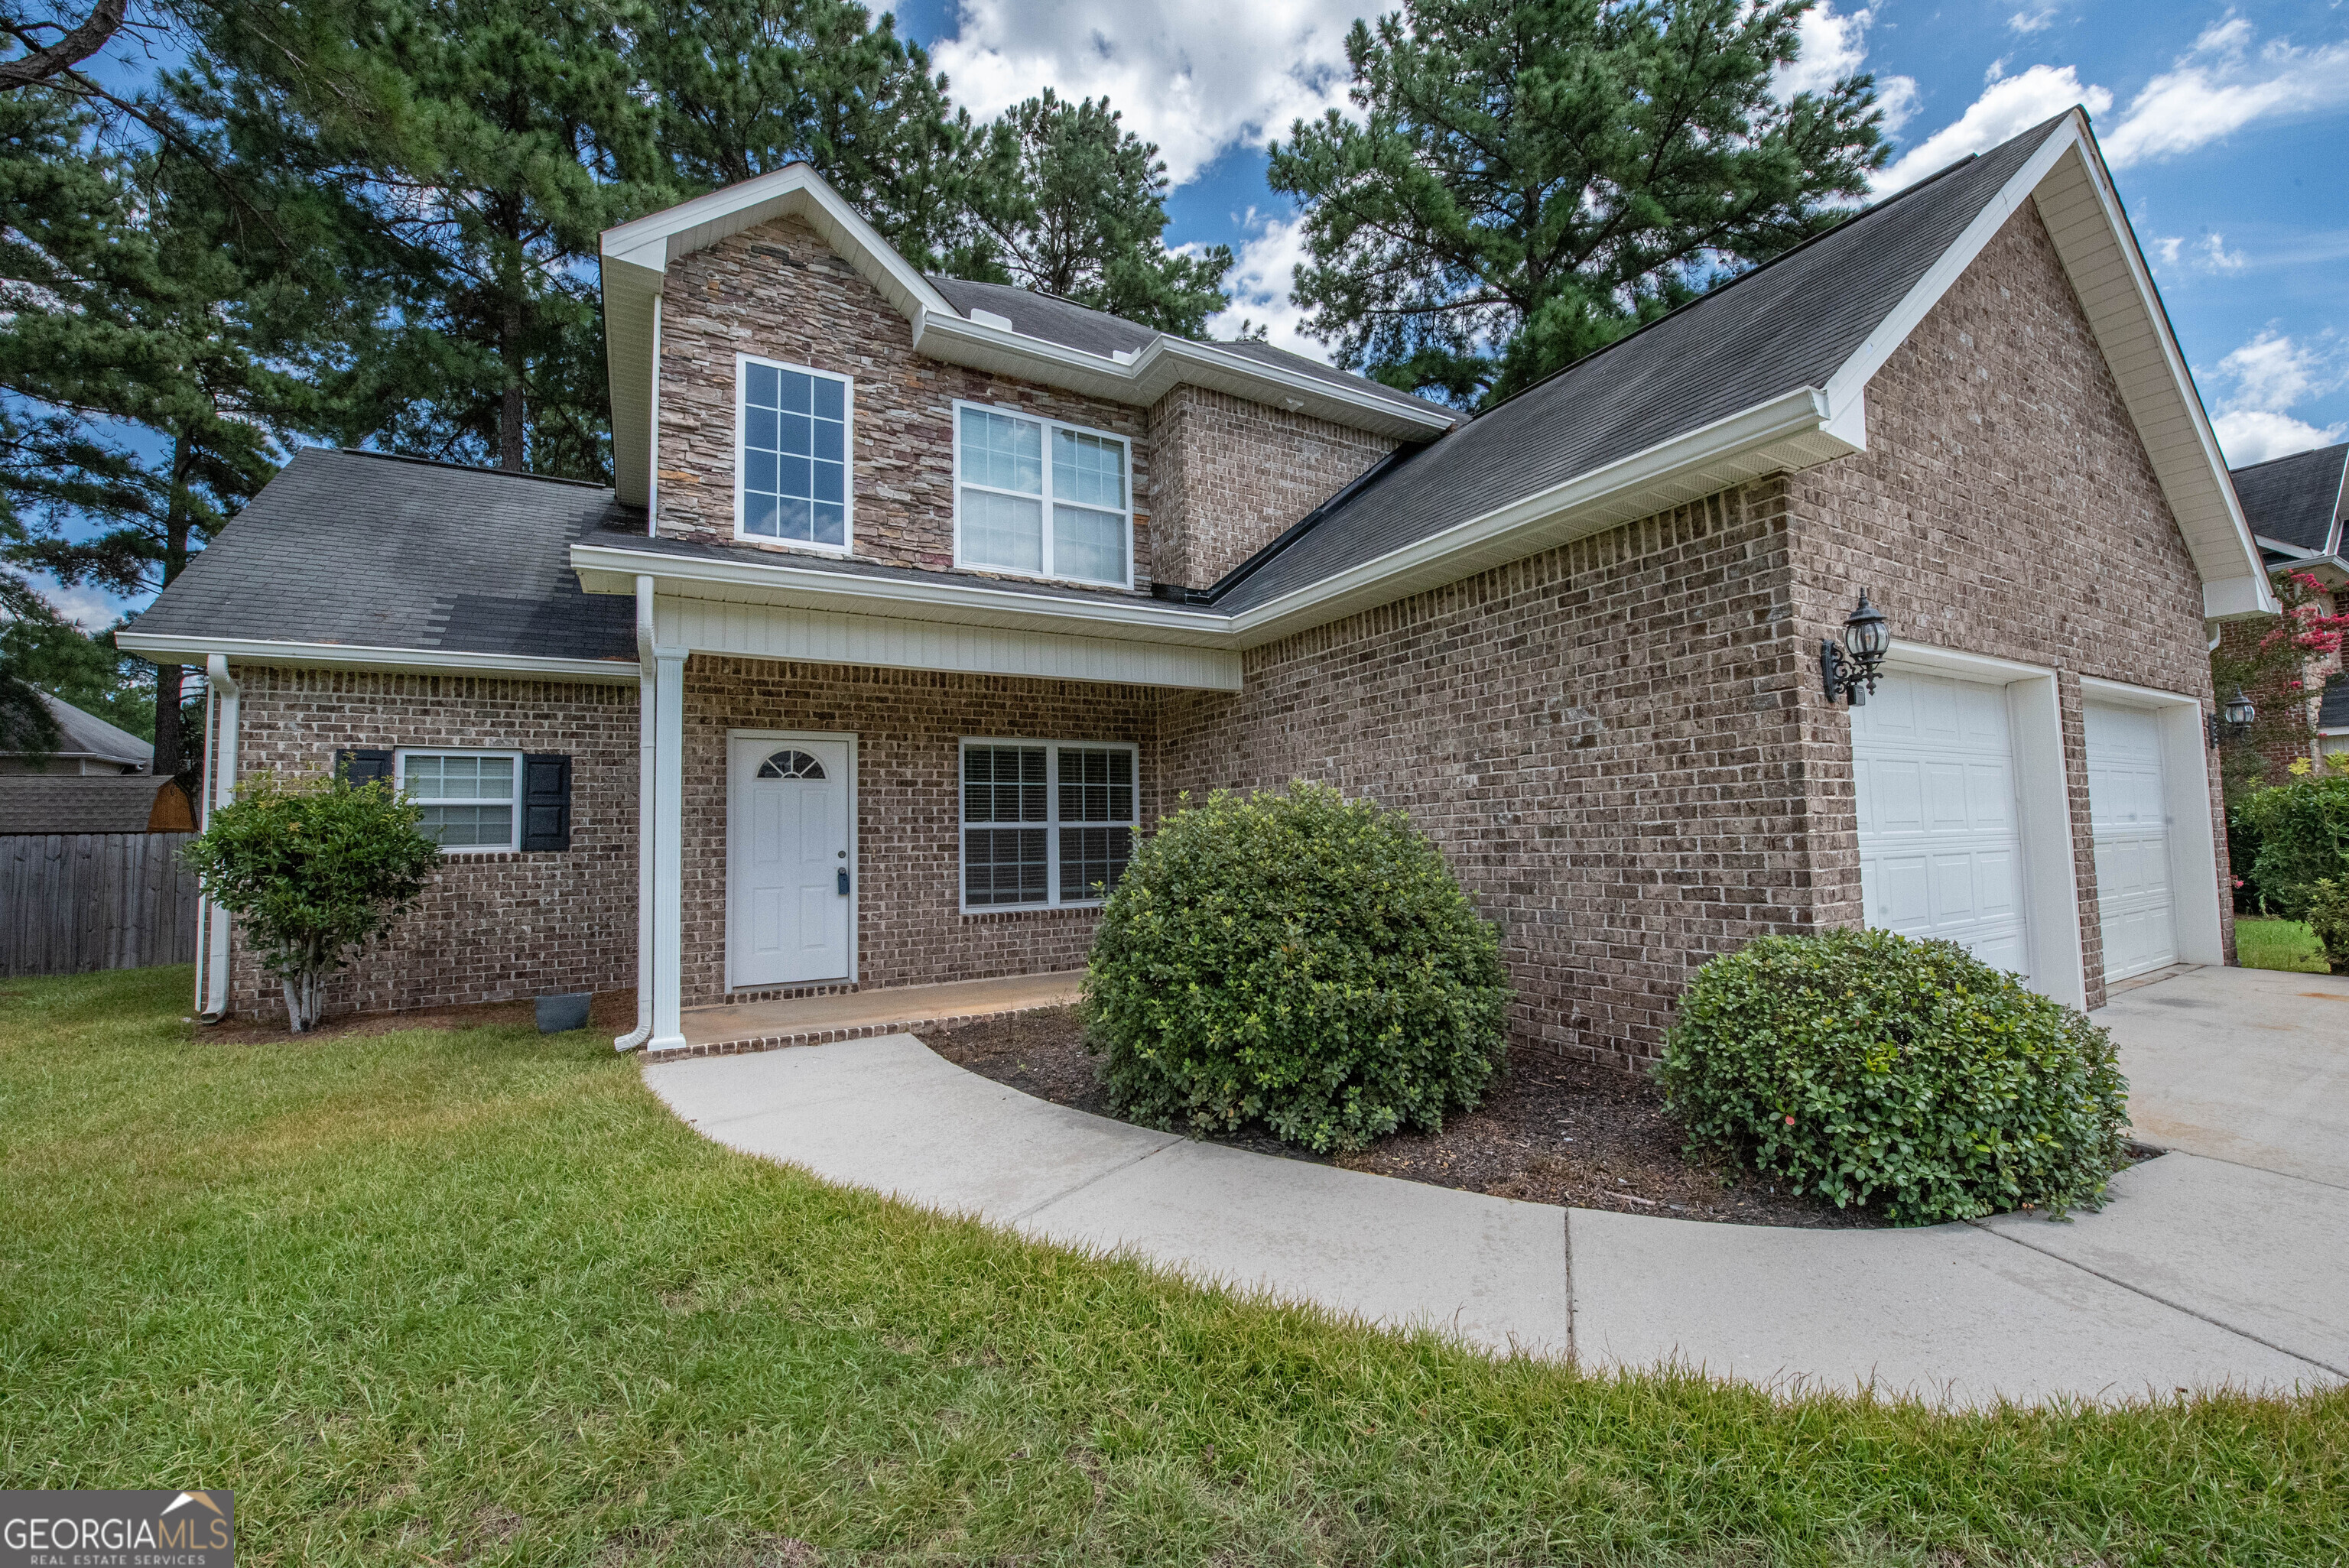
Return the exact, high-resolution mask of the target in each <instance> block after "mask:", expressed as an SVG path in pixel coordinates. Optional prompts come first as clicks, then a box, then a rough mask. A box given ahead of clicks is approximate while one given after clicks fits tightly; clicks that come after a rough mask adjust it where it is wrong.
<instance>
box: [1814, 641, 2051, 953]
mask: <svg viewBox="0 0 2349 1568" xmlns="http://www.w3.org/2000/svg"><path fill="white" fill-rule="evenodd" d="M1851 739H1852V778H1853V782H1854V784H1855V786H1856V789H1857V795H1858V807H1859V875H1860V887H1861V891H1862V892H1863V895H1864V896H1865V897H1866V899H1867V903H1868V924H1870V925H1873V926H1881V927H1884V928H1886V929H1888V930H1891V931H1897V932H1899V933H1900V934H1902V935H1904V936H1932V937H1940V938H1942V939H1944V940H1947V941H1951V942H1956V943H1960V944H1963V945H1964V946H1966V947H1967V948H1970V949H1971V950H1972V952H1973V954H1974V956H1975V957H1977V958H1980V959H1981V960H1982V962H1983V963H1985V964H1989V965H1992V966H1994V967H1996V968H2000V969H2010V970H2013V972H2014V973H2016V974H2018V975H2023V976H2024V977H2025V978H2026V979H2027V978H2029V977H2030V973H2031V969H2030V956H2029V955H2030V943H2029V939H2028V938H2029V934H2028V933H2027V931H2026V930H2025V929H2024V924H2023V836H2022V832H2021V830H2020V828H2019V825H2018V824H2017V822H2016V812H2015V799H2014V748H2013V740H2012V738H2011V736H2010V733H2009V728H2008V724H2007V712H2006V693H2005V692H2004V690H2002V688H2000V687H1998V686H1986V685H1983V684H1982V683H1981V682H1978V681H1963V680H1953V679H1951V678H1949V677H1946V676H1921V675H1903V674H1898V673H1896V674H1893V675H1889V676H1886V677H1885V679H1884V682H1883V684H1882V685H1881V686H1879V687H1878V689H1877V693H1876V695H1875V696H1873V697H1871V698H1870V699H1869V700H1868V703H1867V704H1866V705H1865V706H1864V707H1857V708H1854V709H1852V714H1851Z"/></svg>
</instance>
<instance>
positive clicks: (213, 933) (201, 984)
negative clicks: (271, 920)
mask: <svg viewBox="0 0 2349 1568" xmlns="http://www.w3.org/2000/svg"><path fill="white" fill-rule="evenodd" d="M204 676H205V682H206V686H207V687H208V691H209V694H208V695H207V696H205V698H204V707H205V709H206V717H207V722H208V724H209V721H210V718H211V712H212V709H213V708H214V707H215V705H217V707H218V712H219V723H218V726H217V728H216V729H215V731H214V733H213V736H212V755H211V756H210V757H209V758H206V759H205V769H204V771H205V772H206V773H207V774H208V775H209V776H210V777H209V779H208V783H209V784H210V786H211V787H210V788H209V789H206V790H205V791H204V802H203V806H204V819H203V823H202V825H203V826H204V827H207V828H209V827H210V826H211V825H212V810H213V808H215V807H217V806H225V805H227V804H228V803H229V801H230V800H232V799H234V798H235V795H236V741H237V719H238V717H239V714H240V712H241V711H242V709H243V696H244V688H243V686H239V685H238V684H237V681H236V677H235V676H232V675H230V674H229V673H228V660H227V659H226V658H224V657H223V656H222V655H219V654H214V655H212V656H211V657H209V658H208V659H206V660H205V662H204ZM198 907H199V916H200V917H199V920H198V923H197V925H198V929H197V933H196V1016H197V1017H198V1018H199V1019H200V1020H201V1021H202V1022H204V1023H207V1024H216V1023H218V1022H220V1020H221V1018H222V1016H224V1015H226V1013H227V1012H228V982H229V934H230V933H229V926H230V923H229V918H228V913H227V911H225V910H223V909H222V908H221V907H220V905H218V904H216V903H213V902H212V900H210V899H205V900H204V901H203V902H202V904H201V905H199V906H198Z"/></svg>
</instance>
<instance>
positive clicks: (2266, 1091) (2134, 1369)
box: [646, 969, 2349, 1405]
mask: <svg viewBox="0 0 2349 1568" xmlns="http://www.w3.org/2000/svg"><path fill="white" fill-rule="evenodd" d="M2336 1008H2337V1009H2338V1010H2339V1012H2340V1013H2341V1014H2342V1015H2344V1016H2349V982H2344V981H2340V980H2333V979H2330V978H2328V977H2325V976H2320V975H2273V974H2269V973H2266V972H2262V971H2243V970H2221V969H2205V970H2199V971H2194V972H2192V973H2189V974H2186V975H2179V976H2177V977H2175V978H2171V979H2167V980H2164V981H2162V982H2160V983H2159V984H2158V985H2148V986H2146V987H2143V988H2141V989H2138V990H2136V991H2132V992H2129V993H2127V994H2126V995H2123V996H2122V997H2121V998H2120V999H2119V1000H2117V1001H2116V1003H2115V1004H2114V1005H2113V1006H2111V1007H2108V1008H2107V1009H2106V1010H2105V1012H2104V1013H2102V1014H2100V1015H2099V1016H2098V1021H2099V1022H2103V1023H2106V1024H2109V1025H2111V1026H2113V1028H2114V1031H2115V1034H2116V1037H2118V1038H2119V1040H2120V1042H2121V1045H2122V1052H2123V1060H2124V1065H2125V1067H2126V1068H2127V1070H2128V1071H2129V1073H2130V1075H2131V1078H2132V1080H2133V1081H2135V1082H2136V1083H2137V1095H2136V1099H2135V1104H2136V1106H2137V1115H2138V1119H2139V1121H2140V1124H2141V1130H2143V1131H2144V1132H2145V1134H2146V1135H2147V1137H2148V1139H2149V1140H2153V1141H2158V1142H2164V1143H2165V1144H2166V1145H2167V1146H2169V1147H2171V1148H2173V1149H2174V1150H2177V1151H2176V1152H2172V1153H2169V1154H2167V1155H2165V1156H2164V1157H2163V1158H2161V1159H2159V1160H2156V1161H2148V1162H2147V1163H2146V1164H2144V1165H2141V1166H2139V1167H2137V1168H2136V1169H2134V1170H2132V1171H2126V1172H2124V1173H2123V1174H2121V1175H2120V1176H2119V1177H2117V1178H2116V1179H2115V1181H2114V1187H2113V1193H2114V1196H2113V1200H2112V1202H2110V1203H2108V1204H2107V1206H2106V1208H2105V1209H2104V1210H2103V1211H2102V1212H2099V1213H2095V1214H2087V1215H2081V1216H2079V1217H2077V1218H2076V1219H2075V1220H2074V1221H2072V1222H2048V1221H2044V1220H2041V1219H2036V1218H2031V1217H2025V1216H2006V1217H2002V1218H2001V1219H1998V1220H1994V1221H1991V1222H1987V1223H1985V1224H1982V1225H1940V1226H1934V1227H1931V1228H1929V1229H1923V1230H1907V1231H1806V1230H1787V1229H1777V1228H1772V1227H1764V1226H1747V1225H1724V1224H1715V1223H1709V1222H1698V1221H1684V1220H1667V1219H1657V1218H1650V1217H1648V1216H1644V1215H1625V1214H1615V1213H1607V1212H1597V1211H1593V1210H1586V1209H1574V1210H1564V1209H1557V1208H1553V1207H1550V1206H1548V1205H1546V1204H1538V1203H1521V1202H1511V1201H1509V1200H1506V1199H1500V1198H1488V1197H1485V1196H1482V1195H1480V1194H1476V1193H1468V1192H1456V1191H1451V1190H1450V1189H1447V1188H1440V1187H1430V1186H1423V1185H1421V1184H1419V1183H1416V1182H1410V1181H1396V1180H1393V1179H1391V1178H1387V1177H1381V1176H1369V1175H1362V1174H1360V1173H1357V1172H1353V1171H1336V1170H1331V1169H1330V1168H1328V1167H1325V1166H1319V1165H1311V1164H1307V1163H1304V1162H1302V1161H1290V1160H1281V1159H1277V1158H1272V1157H1268V1156H1265V1155H1258V1154H1249V1153H1243V1152H1241V1151H1238V1150H1229V1149H1225V1148H1221V1147H1219V1146H1216V1145H1213V1144H1203V1143H1195V1142H1192V1141H1190V1140H1186V1139H1183V1138H1179V1137H1174V1136H1172V1135H1169V1134H1165V1133H1159V1132H1153V1131H1149V1130H1145V1129H1142V1128H1135V1127H1130V1126H1127V1125H1126V1124H1124V1123H1123V1122H1117V1121H1112V1120H1107V1119H1102V1118H1100V1117H1094V1116H1088V1115H1086V1114H1085V1113H1083V1112H1081V1111H1075V1110H1070V1109H1066V1108H1064V1107H1061V1106H1056V1105H1051V1104H1048V1103H1046V1102H1044V1101H1041V1100H1038V1099H1032V1098H1030V1097H1029V1096H1027V1095H1024V1094H1021V1093H1019V1091H1017V1090H1015V1089H1010V1088H1005V1087H1003V1086H1002V1085H1000V1084H997V1083H994V1082H992V1081H990V1080H988V1079H986V1078H978V1077H976V1076H975V1075H972V1074H969V1073H967V1072H965V1071H963V1070H962V1069H961V1068H956V1067H954V1066H952V1065H951V1064H949V1063H947V1061H945V1060H944V1059H942V1058H941V1057H937V1056H936V1054H935V1053H933V1052H931V1051H930V1050H929V1049H928V1048H927V1047H925V1046H923V1045H922V1044H921V1043H920V1042H919V1041H918V1040H916V1039H915V1038H913V1037H909V1036H903V1035H899V1036H892V1037H885V1038H880V1039H872V1040H858V1041H854V1042H849V1043H844V1044H839V1045H823V1046H808V1047H797V1048H794V1049H791V1050H783V1051H771V1052H767V1053H763V1054H759V1055H751V1056H742V1057H720V1058H716V1059H708V1060H696V1061H678V1062H669V1063H655V1064H648V1065H647V1068H646V1078H647V1081H648V1082H649V1083H650V1084H651V1085H652V1087H653V1088H654V1089H655V1091H656V1092H657V1093H658V1094H660V1095H661V1097H662V1098H663V1099H666V1100H667V1102H668V1103H669V1104H670V1105H671V1106H672V1107H673V1108H674V1109H676V1110H677V1112H678V1115H680V1116H681V1117H683V1118H685V1119H687V1120H688V1122H690V1123H692V1124H693V1125H694V1126H695V1127H697V1128H698V1129H700V1130H702V1131H703V1132H704V1133H706V1134H707V1135H708V1136H709V1137H711V1138H713V1139H716V1140H719V1142H722V1143H725V1144H728V1145H730V1147H733V1148H736V1149H740V1150H744V1151H746V1152H749V1153H752V1154H759V1155H763V1156H765V1157H768V1158H771V1159H775V1160H781V1161H789V1162H791V1163H793V1164H796V1165H801V1166H803V1167H805V1168H807V1169H808V1170H810V1171H814V1172H815V1173H816V1174H818V1175H820V1176H822V1177H823V1178H825V1179H826V1180H829V1181H840V1182H843V1183H846V1184H849V1185H854V1186H861V1187H866V1188H870V1189H872V1190H874V1191H882V1192H888V1193H894V1194H895V1196H897V1197H899V1198H901V1199H903V1200H905V1201H906V1202H914V1203H919V1204H924V1205H926V1206H928V1207H931V1208H934V1209H938V1210H943V1211H947V1212H957V1213H966V1214H970V1215H973V1216H975V1217H978V1218H980V1219H983V1220H986V1221H988V1222H993V1223H997V1224H1001V1225H1005V1226H1008V1227H1010V1228H1012V1229H1015V1230H1018V1231H1019V1232H1021V1233H1025V1234H1028V1235H1030V1236H1034V1237H1037V1238H1040V1239H1042V1240H1048V1241H1054V1242H1060V1243H1068V1244H1071V1245H1076V1246H1081V1247H1087V1248H1097V1249H1102V1250H1115V1249H1123V1250H1125V1251H1128V1252H1130V1253H1133V1255H1136V1256H1139V1257H1141V1258H1143V1259H1144V1260H1146V1261H1149V1262H1152V1263H1154V1264H1159V1265H1161V1266H1164V1267H1168V1268H1171V1269H1174V1270H1176V1271H1178V1272H1181V1273H1183V1274H1187V1275H1189V1276H1191V1277H1193V1278H1195V1279H1199V1280H1201V1281H1205V1282H1210V1283H1216V1284H1225V1285H1227V1286H1232V1287H1236V1288H1239V1289H1246V1290H1261V1291H1265V1292H1268V1293H1270V1294H1272V1295H1278V1296H1282V1297H1287V1298H1291V1299H1298V1300H1303V1301H1309V1302H1313V1303H1317V1304H1319V1305H1323V1306H1326V1307H1329V1308H1331V1309H1334V1310H1336V1311H1340V1312H1343V1313H1349V1314H1355V1315H1361V1316H1362V1317H1364V1318H1367V1319H1369V1320H1371V1321H1373V1322H1376V1323H1380V1324H1382V1325H1387V1326H1394V1327H1406V1328H1407V1327H1427V1328H1433V1329H1435V1330H1437V1331H1439V1332H1442V1333H1444V1334H1447V1335H1450V1336H1455V1337H1458V1338H1461V1339H1464V1340H1465V1341H1467V1342H1469V1343H1471V1344H1475V1345H1478V1346H1485V1347H1489V1348H1492V1349H1495V1350H1503V1351H1506V1350H1519V1351H1524V1352H1526V1353H1530V1354H1535V1355H1546V1356H1562V1355H1571V1356H1573V1357H1576V1358H1577V1359H1578V1361H1579V1362H1580V1363H1581V1364H1582V1365H1584V1366H1586V1367H1651V1366H1655V1365H1658V1364H1660V1363H1663V1362H1667V1361H1679V1362H1682V1363H1686V1364H1690V1365H1694V1366H1700V1367H1704V1368H1706V1369H1707V1370H1710V1371H1712V1372H1715V1373H1719V1374H1723V1375H1726V1376H1732V1377H1740V1378H1744V1379H1747V1380H1750V1381H1754V1382H1757V1383H1762V1384H1766V1385H1769V1386H1772V1387H1781V1388H1794V1387H1831V1388H1852V1387H1866V1386H1873V1387H1876V1388H1878V1390H1879V1391H1884V1392H1891V1393H1906V1394H1914V1395H1918V1396H1920V1397H1922V1398H1929V1399H1931V1400H1933V1401H1935V1402H1937V1403H1945V1404H1952V1405H1982V1404H1988V1403H1992V1402H1995V1401H1997V1400H1999V1399H2002V1398H2005V1399H2016V1400H2025V1401H2038V1400H2044V1399H2047V1398H2057V1397H2068V1398H2083V1399H2099V1400H2111V1399H2116V1398H2129V1397H2135V1396H2142V1395H2145V1394H2147V1393H2151V1394H2157V1395H2166V1394H2168V1393H2171V1392H2173V1391H2174V1390H2177V1389H2180V1388H2185V1389H2203V1388H2212V1387H2220V1386H2228V1385H2231V1386H2234V1387H2247V1388H2253V1389H2260V1390H2267V1391H2288V1390H2292V1389H2294V1388H2307V1387H2318V1386H2322V1385H2325V1384H2329V1383H2333V1382H2336V1381H2339V1380H2341V1379H2342V1378H2344V1377H2349V1190H2344V1184H2343V1183H2341V1182H2338V1181H2333V1180H2330V1179H2328V1178H2327V1177H2326V1175H2325V1174H2324V1173H2325V1172H2328V1171H2332V1172H2339V1171H2344V1170H2349V1136H2344V1130H2343V1129H2344V1120H2349V1105H2344V1099H2343V1097H2344V1094H2349V1076H2344V1054H2349V1024H2344V1026H2333V1025H2332V1024H2331V1023H2330V1020H2331V1019H2332V1018H2333V1016H2334V1009H2336ZM2270 1036H2272V1037H2273V1038H2270ZM2160 1130H2171V1131H2169V1132H2168V1135H2167V1136H2166V1137H2165V1136H2157V1134H2158V1132H2159V1131H2160Z"/></svg>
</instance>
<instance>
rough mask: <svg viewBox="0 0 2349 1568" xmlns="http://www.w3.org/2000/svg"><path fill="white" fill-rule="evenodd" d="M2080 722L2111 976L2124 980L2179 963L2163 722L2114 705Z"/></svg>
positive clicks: (2093, 706)
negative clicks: (2084, 738)
mask: <svg viewBox="0 0 2349 1568" xmlns="http://www.w3.org/2000/svg"><path fill="white" fill-rule="evenodd" d="M2082 717H2083V718H2084V719H2085V728H2086V731H2087V742H2088V817H2089V821H2090V824H2091V826H2092V828H2093V829H2094V831H2095V841H2096V905H2097V911H2098V917H2099V922H2100V923H2101V924H2102V926H2103V929H2104V937H2105V978H2106V980H2108V981H2111V980H2126V979H2127V978H2128V977H2129V976H2130V975H2142V974H2144V973H2145V972H2146V971H2147V970H2148V969H2158V968H2160V967H2161V966H2162V965H2165V964H2174V963H2176V962H2177V961H2178V917H2177V911H2176V903H2177V899H2176V895H2175V891H2174V889H2173V888H2172V886H2171V878H2170V845H2169V830H2170V821H2169V815H2168V790H2167V789H2164V787H2163V779H2162V776H2161V732H2160V725H2159V721H2158V718H2157V717H2156V716H2155V714H2154V713H2153V712H2152V710H2150V709H2148V708H2142V707H2115V706H2113V705H2111V704H2109V703H2100V702H2092V703H2090V704H2088V705H2087V707H2086V708H2085V710H2084V712H2083V715H2082Z"/></svg>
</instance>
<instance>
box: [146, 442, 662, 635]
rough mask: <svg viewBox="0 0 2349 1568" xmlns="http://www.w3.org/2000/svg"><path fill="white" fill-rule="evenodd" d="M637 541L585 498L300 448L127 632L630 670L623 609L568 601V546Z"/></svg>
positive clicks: (504, 479)
mask: <svg viewBox="0 0 2349 1568" xmlns="http://www.w3.org/2000/svg"><path fill="white" fill-rule="evenodd" d="M606 528H622V529H626V530H629V531H634V532H635V533H636V534H637V535H639V536H641V535H642V533H643V531H644V514H643V513H642V512H641V511H633V510H631V509H629V508H626V507H623V506H621V505H619V504H618V503H617V502H616V501H615V500H613V498H612V492H611V491H610V490H605V489H603V488H601V487H599V486H595V485H582V484H573V483H569V482H566V481H564V480H545V479H537V478H533V477H531V476H529V475H524V474H509V473H502V472H500V471H498V470H496V469H466V468H457V467H454V466H452V465H450V464H445V463H432V462H425V461H421V460H419V459H404V458H393V457H385V456H381V455H378V454H376V453H371V452H352V451H341V450H336V449H329V448H324V447H306V448H305V449H302V450H301V451H299V452H297V453H295V457H294V460H293V461H292V462H290V463H288V464H287V465H286V466H285V470H284V471H283V472H281V473H280V474H279V475H278V476H277V477H276V478H275V479H274V480H271V481H270V482H269V483H268V485H267V486H266V487H264V489H263V490H262V492H261V494H259V495H258V496H256V497H254V500H253V504H251V505H250V506H248V507H246V508H245V509H244V510H243V511H241V512H239V513H237V515H236V516H235V518H234V519H233V520H232V521H230V522H229V524H228V526H227V527H225V528H223V529H222V531H221V532H220V536H219V537H218V538H217V539H215V540H214V541H213V542H212V546H211V548H209V549H207V550H206V551H204V552H203V553H202V554H201V555H199V556H197V557H196V559H195V560H194V561H193V562H190V563H189V566H188V569H187V570H186V571H185V572H183V573H181V574H180V576H179V578H178V580H177V581H175V582H174V583H172V584H171V587H170V588H169V589H167V590H165V591H164V593H162V595H161V596H160V598H158V599H157V600H156V601H155V603H154V606H153V607H152V608H151V609H150V610H148V612H147V613H146V614H143V615H141V616H140V617H139V623H138V629H139V630H140V632H142V633H147V634H162V635H180V636H191V637H251V638H263V639H270V640H276V641H285V642H297V643H340V644H346V645H353V646H360V647H379V648H436V649H445V650H449V651H451V652H462V653H472V654H520V655H535V656H538V657H543V658H569V659H627V660H631V661H633V660H634V659H635V658H636V604H635V602H634V601H633V600H630V599H628V598H626V597H625V596H614V595H610V594H587V593H582V592H581V591H580V588H579V579H578V577H577V575H576V574H575V573H573V572H572V570H571V545H572V542H574V541H575V540H578V539H580V538H583V537H585V536H586V535H588V534H590V533H593V532H595V531H598V530H601V529H606Z"/></svg>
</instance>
